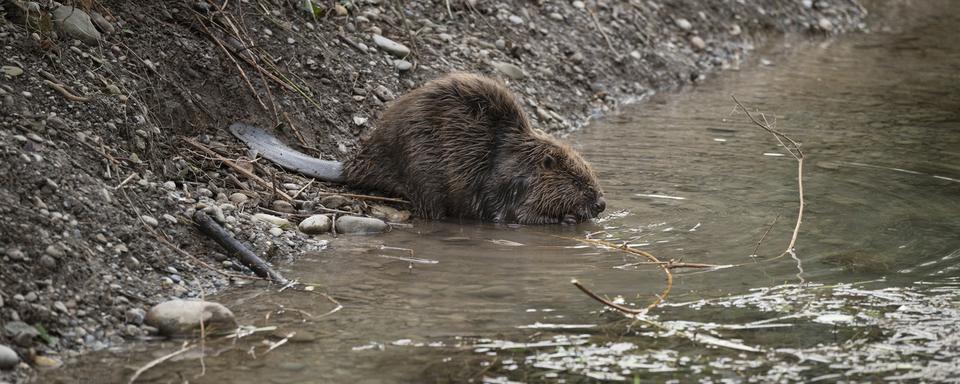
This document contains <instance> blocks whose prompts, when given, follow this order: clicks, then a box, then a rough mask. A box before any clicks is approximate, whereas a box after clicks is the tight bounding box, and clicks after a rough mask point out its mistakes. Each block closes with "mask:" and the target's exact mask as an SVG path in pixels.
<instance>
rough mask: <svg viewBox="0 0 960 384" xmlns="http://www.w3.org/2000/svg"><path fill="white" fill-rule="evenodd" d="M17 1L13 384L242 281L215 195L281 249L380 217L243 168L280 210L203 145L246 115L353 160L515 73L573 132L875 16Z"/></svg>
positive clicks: (7, 291)
mask: <svg viewBox="0 0 960 384" xmlns="http://www.w3.org/2000/svg"><path fill="white" fill-rule="evenodd" d="M214 3H215V4H214ZM305 4H311V8H310V10H309V11H308V10H306V8H305V7H304V5H305ZM0 5H2V7H3V10H2V12H0V16H2V21H0V51H2V52H3V53H2V59H0V65H2V66H3V68H2V73H0V158H2V160H0V217H2V220H0V257H2V263H0V275H2V278H0V323H2V325H3V326H2V329H0V348H2V347H3V346H8V347H10V348H12V349H13V351H14V352H16V354H17V355H18V356H14V357H16V358H17V359H19V360H21V361H23V362H24V363H20V364H19V365H17V363H16V360H13V365H14V366H16V368H15V369H13V370H4V371H3V373H0V380H2V379H6V380H12V381H19V380H22V379H24V378H26V377H29V376H31V375H32V373H31V372H33V371H32V370H34V369H38V368H42V367H44V366H49V365H57V364H58V363H59V362H67V363H69V362H70V360H71V358H72V357H74V356H76V354H78V353H81V352H83V351H88V350H98V349H102V348H106V347H108V346H111V345H116V344H118V343H121V342H123V340H124V339H125V338H130V337H139V336H142V335H145V334H147V333H148V332H149V331H151V329H149V327H146V326H143V325H142V316H143V310H144V309H146V308H148V307H149V306H150V305H152V304H154V303H157V302H159V301H162V300H164V299H168V298H171V297H195V296H197V295H198V292H199V288H200V287H203V289H204V291H205V292H206V293H207V294H209V293H211V292H214V291H217V290H219V289H222V288H224V287H227V286H229V285H231V284H234V283H235V281H234V280H231V279H229V278H226V277H224V276H223V275H222V274H221V273H220V272H218V271H227V270H234V271H233V272H234V273H249V271H248V270H245V268H243V267H240V266H238V265H236V264H234V263H233V262H231V261H230V260H227V257H226V256H224V255H223V254H221V253H219V252H218V249H217V247H216V245H215V244H214V243H212V242H211V241H209V240H207V239H205V238H203V237H202V236H200V235H199V234H198V232H197V231H196V230H195V228H194V227H193V224H192V222H191V219H190V217H191V216H190V212H191V211H192V210H194V209H197V208H203V207H215V210H214V213H217V212H219V214H221V215H220V216H219V220H221V221H222V222H224V223H225V225H226V226H227V227H228V228H229V229H230V230H231V231H232V232H233V233H234V234H235V235H236V236H237V237H238V238H240V239H241V240H243V241H246V242H248V243H249V244H251V245H252V247H253V248H255V249H256V250H257V251H258V253H259V254H261V255H264V257H265V258H267V259H268V260H270V261H272V262H274V263H277V262H280V263H281V264H282V263H283V262H286V261H289V260H290V258H291V257H292V255H295V254H297V253H299V252H302V250H303V248H312V249H318V248H321V247H323V245H324V242H323V241H322V239H323V237H319V238H311V237H309V236H307V235H304V234H302V233H300V232H298V231H297V230H296V229H295V228H290V227H287V226H281V227H280V229H279V230H277V229H274V230H273V233H268V231H267V229H269V228H270V225H269V224H265V223H262V222H257V221H256V220H255V219H254V218H253V216H252V215H253V214H256V213H268V214H272V215H275V216H285V217H286V218H287V219H289V220H291V221H293V222H294V223H295V222H297V221H299V220H300V219H302V218H303V217H306V215H309V214H312V213H315V212H317V211H318V210H320V211H321V212H331V211H330V210H331V209H337V210H340V211H353V212H356V213H364V214H366V213H370V212H371V210H374V211H376V210H380V208H379V207H376V206H374V205H373V203H372V202H369V201H364V200H351V199H349V198H347V199H339V200H338V199H330V198H328V199H327V201H325V202H321V201H320V199H321V198H322V197H326V195H324V194H323V193H322V192H324V191H329V190H330V188H335V187H334V186H329V185H322V184H318V183H312V182H309V181H308V180H306V179H304V178H301V177H299V176H296V175H289V174H285V173H282V172H280V171H278V170H276V169H275V168H273V167H271V166H269V165H266V164H258V165H254V164H251V163H246V162H243V161H240V162H239V163H240V164H242V165H244V164H245V165H244V166H245V167H247V168H248V169H249V170H251V171H252V172H254V173H256V174H258V175H259V176H261V177H263V178H264V179H266V180H269V182H270V183H271V184H276V185H277V186H278V187H280V186H282V187H280V188H282V189H286V190H288V191H289V194H290V195H293V196H296V197H295V198H294V199H293V200H294V201H293V204H292V206H289V205H290V204H286V205H285V204H282V203H276V202H275V201H274V200H276V199H277V196H276V192H270V191H268V189H267V188H265V187H264V186H263V185H260V184H257V183H255V182H253V181H251V180H249V179H247V178H246V177H245V176H243V175H242V174H240V173H238V172H235V171H233V170H231V169H230V168H227V167H224V166H223V163H222V162H220V161H217V160H215V159H214V158H213V156H212V155H210V154H209V153H204V152H202V151H201V150H200V149H198V148H197V147H195V146H191V145H188V144H186V142H185V141H184V139H185V138H190V139H196V140H197V142H199V143H201V145H203V146H204V147H207V148H212V149H213V151H215V153H218V154H221V155H223V156H224V157H226V158H230V159H238V158H240V157H241V156H244V155H246V151H244V150H242V148H240V147H239V146H238V145H237V144H236V142H235V141H234V140H232V139H231V138H230V137H229V135H228V133H227V131H226V127H227V126H228V125H229V124H230V123H231V122H234V121H244V122H247V123H251V124H254V125H259V126H263V127H269V128H272V129H274V130H275V131H277V132H280V135H281V136H282V137H283V138H284V139H285V140H286V141H287V142H289V143H292V144H294V146H295V147H298V148H300V149H302V150H304V151H306V152H308V153H311V154H314V155H316V156H323V157H327V158H341V159H342V158H344V157H345V156H347V155H348V154H349V153H351V152H352V151H354V149H355V148H356V146H357V144H358V142H359V140H360V138H361V137H362V136H363V135H364V134H366V133H368V132H370V130H372V129H374V128H375V127H376V119H377V116H378V114H379V113H380V112H381V111H383V109H384V107H385V105H386V104H388V103H389V102H390V100H392V99H393V98H394V97H395V95H399V94H402V93H404V92H406V91H408V90H410V89H412V88H415V87H416V86H417V85H418V84H421V83H423V82H424V81H426V80H429V79H431V78H434V77H436V76H438V75H439V74H443V73H446V72H450V71H470V72H480V73H485V74H488V75H490V76H493V77H498V78H500V79H503V80H504V81H505V82H506V83H507V84H508V85H509V87H510V88H511V89H512V90H513V91H514V92H516V93H517V94H518V95H519V96H520V97H521V100H522V101H523V103H524V104H525V105H526V106H527V109H528V112H529V114H530V116H531V118H532V119H534V120H535V123H536V124H537V125H538V126H539V127H540V128H543V129H545V130H547V131H550V132H554V133H562V132H566V131H569V130H571V129H575V128H576V127H577V126H578V125H579V124H582V123H583V122H585V121H586V120H587V119H588V118H589V117H590V116H592V115H594V114H596V113H598V112H599V113H602V112H604V111H607V110H609V109H611V108H614V107H615V106H616V104H617V103H618V102H619V101H622V100H626V99H629V98H630V97H632V96H637V95H643V94H647V93H649V92H653V91H657V90H662V89H665V88H670V87H674V86H676V85H680V84H685V83H689V82H693V81H697V80H698V79H702V78H703V77H704V76H705V75H707V74H709V73H711V72H713V71H716V70H719V69H725V68H737V67H738V66H739V65H740V61H741V60H742V59H743V57H744V55H745V54H746V53H747V52H749V51H750V50H751V48H752V47H753V46H754V45H755V44H757V43H758V42H759V41H761V40H763V39H765V38H767V37H769V36H772V35H778V34H781V33H785V32H796V33H803V34H809V35H811V36H815V37H820V36H824V35H830V34H836V33H842V32H846V31H850V30H854V29H856V28H858V26H859V23H860V22H861V19H862V16H863V13H864V11H863V10H862V8H861V7H859V5H857V4H856V3H854V1H853V0H831V1H823V0H815V1H810V0H765V1H759V2H757V1H747V2H738V1H727V0H702V1H700V0H697V1H694V0H689V1H662V0H644V1H634V0H630V1H586V2H581V1H572V2H567V1H545V0H538V1H502V2H496V1H485V0H466V1H464V0H451V1H439V0H438V1H406V2H390V1H385V0H357V1H337V2H334V1H325V0H324V1H320V0H313V1H303V0H297V1H292V0H291V1H280V0H269V1H258V2H248V1H245V0H244V1H226V2H219V1H218V2H213V3H209V2H203V1H200V2H194V1H163V2H155V1H76V2H74V4H68V5H75V6H76V7H77V8H71V7H68V6H62V5H61V4H57V3H53V2H47V1H40V2H36V3H34V2H25V1H20V0H3V1H0ZM221 7H222V8H221ZM61 20H65V21H61ZM377 36H383V37H385V39H382V38H380V37H377ZM334 200H337V201H334ZM399 208H402V207H399ZM278 210H279V211H288V212H287V213H278V212H276V211H278ZM291 210H292V212H293V213H289V211H291ZM388 214H398V213H397V212H388ZM399 215H400V216H402V215H403V212H400V213H399ZM393 219H396V216H394V217H393ZM147 227H151V228H156V229H155V230H156V231H157V232H158V233H159V236H163V237H164V238H165V239H169V240H168V241H169V242H170V243H171V244H172V245H174V246H176V247H179V248H180V249H182V250H183V251H186V252H188V253H190V254H192V255H195V256H196V257H197V258H198V259H199V260H202V261H204V262H205V263H206V264H207V265H210V266H212V267H210V268H206V267H202V266H201V264H200V263H199V262H198V261H197V260H193V259H190V258H187V257H185V256H183V255H182V254H180V253H177V251H175V250H173V249H172V248H171V247H169V246H166V245H164V244H162V243H161V242H159V241H158V240H157V239H156V238H155V237H154V236H153V235H152V234H151V232H152V231H148V230H146V229H145V228H147ZM294 246H296V250H294V249H295V248H294ZM4 353H6V352H5V351H3V350H0V364H3V363H4V361H3V358H4ZM6 356H7V357H8V358H9V354H7V355H6ZM36 356H41V358H37V357H36ZM28 364H29V365H28Z"/></svg>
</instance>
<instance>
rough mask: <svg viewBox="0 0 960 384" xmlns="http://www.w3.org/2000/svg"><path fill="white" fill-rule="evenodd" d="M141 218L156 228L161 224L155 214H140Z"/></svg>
mask: <svg viewBox="0 0 960 384" xmlns="http://www.w3.org/2000/svg"><path fill="white" fill-rule="evenodd" d="M140 220H143V222H144V223H146V224H147V225H149V226H151V227H154V228H156V227H157V226H159V225H160V222H159V221H157V219H156V218H154V217H153V216H149V215H140Z"/></svg>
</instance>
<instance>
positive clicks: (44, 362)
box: [33, 355, 63, 369]
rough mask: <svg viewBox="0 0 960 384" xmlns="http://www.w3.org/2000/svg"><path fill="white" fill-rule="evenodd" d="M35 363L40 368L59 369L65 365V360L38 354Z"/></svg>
mask: <svg viewBox="0 0 960 384" xmlns="http://www.w3.org/2000/svg"><path fill="white" fill-rule="evenodd" d="M33 365H35V366H36V367H38V368H40V369H57V368H60V367H62V366H63V362H62V361H60V359H57V358H55V357H50V356H43V355H37V356H34V357H33Z"/></svg>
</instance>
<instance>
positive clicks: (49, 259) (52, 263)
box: [40, 255, 57, 269]
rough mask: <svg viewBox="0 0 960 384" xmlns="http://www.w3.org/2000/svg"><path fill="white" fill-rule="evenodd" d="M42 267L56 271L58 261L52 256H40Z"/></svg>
mask: <svg viewBox="0 0 960 384" xmlns="http://www.w3.org/2000/svg"><path fill="white" fill-rule="evenodd" d="M40 265H42V266H43V267H44V268H46V269H54V268H56V267H57V259H54V258H53V256H50V255H43V256H40Z"/></svg>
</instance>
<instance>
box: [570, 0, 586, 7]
mask: <svg viewBox="0 0 960 384" xmlns="http://www.w3.org/2000/svg"><path fill="white" fill-rule="evenodd" d="M571 4H573V7H574V8H576V9H584V8H586V7H587V5H586V4H584V3H583V2H582V1H580V0H577V1H574V2H573V3H571Z"/></svg>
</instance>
